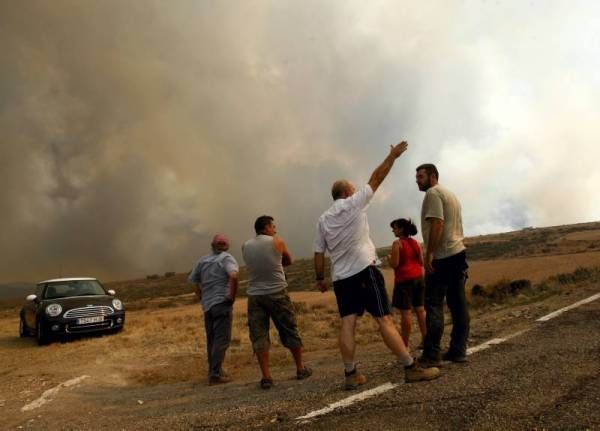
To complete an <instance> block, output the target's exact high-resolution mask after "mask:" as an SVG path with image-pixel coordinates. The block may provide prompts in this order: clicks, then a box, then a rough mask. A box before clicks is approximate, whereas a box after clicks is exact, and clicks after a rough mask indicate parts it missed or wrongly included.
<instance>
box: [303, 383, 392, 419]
mask: <svg viewBox="0 0 600 431" xmlns="http://www.w3.org/2000/svg"><path fill="white" fill-rule="evenodd" d="M396 386H398V383H390V382H387V383H384V384H383V385H381V386H377V387H376V388H373V389H369V390H368V391H363V392H360V393H358V394H356V395H352V396H351V397H348V398H344V399H343V400H340V401H338V402H335V403H333V404H329V405H328V406H327V407H325V408H323V409H321V410H315V411H314V412H310V413H308V414H306V415H304V416H300V417H298V418H296V420H298V421H303V420H307V419H312V418H314V417H317V416H321V415H325V414H327V413H329V412H332V411H334V410H335V409H339V408H342V407H348V406H349V405H351V404H354V403H355V402H357V401H363V400H366V399H367V398H371V397H374V396H375V395H379V394H382V393H384V392H387V391H390V390H392V389H394V388H395V387H396Z"/></svg>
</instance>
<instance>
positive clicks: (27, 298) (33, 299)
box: [25, 295, 37, 301]
mask: <svg viewBox="0 0 600 431" xmlns="http://www.w3.org/2000/svg"><path fill="white" fill-rule="evenodd" d="M25 299H26V300H27V301H35V300H36V299H37V295H27V297H26V298H25Z"/></svg>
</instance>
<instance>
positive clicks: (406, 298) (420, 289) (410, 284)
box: [392, 278, 425, 310]
mask: <svg viewBox="0 0 600 431" xmlns="http://www.w3.org/2000/svg"><path fill="white" fill-rule="evenodd" d="M424 303H425V280H423V278H416V279H414V280H409V281H404V282H402V283H396V285H395V286H394V294H393V296H392V306H393V307H396V308H398V309H399V310H410V309H411V308H412V307H414V308H417V307H422V306H423V304H424Z"/></svg>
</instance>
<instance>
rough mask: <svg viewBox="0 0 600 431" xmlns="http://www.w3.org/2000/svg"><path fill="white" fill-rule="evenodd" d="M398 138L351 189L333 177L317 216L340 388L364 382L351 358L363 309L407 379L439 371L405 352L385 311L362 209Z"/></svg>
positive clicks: (318, 255) (319, 275)
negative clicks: (336, 322)
mask: <svg viewBox="0 0 600 431" xmlns="http://www.w3.org/2000/svg"><path fill="white" fill-rule="evenodd" d="M407 147H408V144H407V143H406V142H405V141H403V142H400V143H399V144H397V145H391V146H390V152H389V154H388V155H387V157H386V158H385V159H384V161H383V162H382V163H381V164H380V165H379V166H378V167H377V168H376V169H375V171H373V174H372V175H371V178H370V179H369V182H368V184H365V185H364V186H362V187H360V188H359V189H358V190H357V189H355V187H354V185H352V183H350V182H349V181H347V180H338V181H336V182H335V183H333V186H332V188H331V195H332V197H333V200H334V202H333V204H332V205H331V207H329V209H327V210H326V211H325V212H324V213H323V214H322V215H321V217H319V221H318V222H317V229H316V237H315V241H314V252H315V256H314V262H315V273H316V286H317V288H318V289H319V290H320V291H321V292H324V291H326V290H327V289H328V286H327V283H326V282H325V253H327V254H328V255H329V257H330V259H331V266H332V267H331V274H332V280H333V288H334V292H335V297H336V300H337V305H338V310H339V313H340V317H341V328H340V338H339V342H340V352H341V355H342V361H343V362H344V375H345V389H347V390H351V389H356V388H357V387H358V386H360V385H362V384H364V383H366V381H367V379H366V377H365V376H364V375H363V374H362V373H360V372H359V371H358V370H357V366H356V365H357V364H356V362H355V360H354V354H355V350H356V343H355V339H354V334H355V329H356V321H357V318H358V317H359V316H362V315H363V314H364V311H365V310H366V311H368V312H369V313H370V314H371V315H372V316H373V317H374V318H375V321H376V322H377V324H378V326H379V331H380V333H381V336H382V338H383V341H384V342H385V344H386V346H387V347H388V348H389V349H390V350H391V351H392V353H393V354H394V355H396V357H397V358H398V359H399V361H400V363H401V364H402V365H403V366H404V376H405V380H406V381H407V382H416V381H420V380H432V379H435V378H437V377H438V376H439V373H440V372H439V370H438V369H437V368H422V367H421V366H420V365H418V364H417V363H416V362H415V361H414V360H413V358H412V357H411V355H410V353H409V352H408V350H407V348H406V346H405V345H404V342H403V341H402V337H401V336H400V334H399V333H398V330H397V329H396V326H395V324H394V321H393V319H392V318H391V316H390V306H389V301H388V296H387V292H386V290H385V281H384V279H383V275H382V274H381V272H380V271H379V269H378V268H377V265H379V263H380V262H379V259H378V257H377V253H376V250H375V246H374V245H373V242H372V241H371V238H370V236H369V223H368V220H367V214H366V209H367V207H368V206H369V202H370V201H371V199H372V198H373V194H374V193H375V192H376V191H377V189H378V188H379V186H380V185H381V183H382V182H383V180H384V179H385V177H386V176H387V175H388V173H389V172H390V170H391V169H392V166H393V165H394V162H395V161H396V159H397V158H398V157H400V155H401V154H402V153H404V152H405V151H406V149H407Z"/></svg>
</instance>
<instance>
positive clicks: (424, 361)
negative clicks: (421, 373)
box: [417, 355, 442, 368]
mask: <svg viewBox="0 0 600 431" xmlns="http://www.w3.org/2000/svg"><path fill="white" fill-rule="evenodd" d="M417 362H418V363H419V365H420V366H421V367H423V368H430V367H441V366H442V360H441V359H439V358H438V359H432V358H428V357H426V356H423V355H421V357H420V358H419V359H417Z"/></svg>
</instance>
